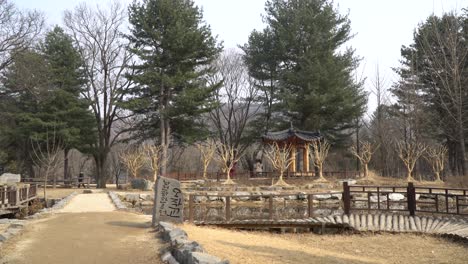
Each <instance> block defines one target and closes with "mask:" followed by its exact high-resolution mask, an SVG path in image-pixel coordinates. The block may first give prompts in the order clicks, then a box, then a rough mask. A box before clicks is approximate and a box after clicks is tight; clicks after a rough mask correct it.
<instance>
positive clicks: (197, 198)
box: [187, 195, 208, 203]
mask: <svg viewBox="0 0 468 264" xmlns="http://www.w3.org/2000/svg"><path fill="white" fill-rule="evenodd" d="M187 196H188V195H187ZM193 201H194V202H195V203H205V202H206V201H208V198H207V197H206V196H195V198H194V199H193Z"/></svg>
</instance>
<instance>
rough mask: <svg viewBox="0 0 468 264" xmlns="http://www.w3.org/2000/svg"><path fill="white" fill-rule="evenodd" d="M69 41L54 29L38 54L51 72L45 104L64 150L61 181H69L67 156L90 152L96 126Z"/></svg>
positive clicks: (78, 59)
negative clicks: (72, 150)
mask: <svg viewBox="0 0 468 264" xmlns="http://www.w3.org/2000/svg"><path fill="white" fill-rule="evenodd" d="M72 42H73V41H72V39H71V37H70V36H68V35H67V34H65V32H64V31H63V29H62V28H60V27H58V26H56V27H55V28H54V29H53V30H52V31H50V32H48V33H47V35H46V37H45V40H44V43H43V44H42V45H41V50H42V52H43V53H44V56H45V58H46V60H47V63H48V65H49V70H50V74H49V76H50V84H49V85H50V89H51V91H52V94H51V95H52V96H50V97H49V98H48V99H47V101H48V107H47V108H48V109H47V112H48V113H49V115H50V117H51V118H54V119H55V120H57V122H59V123H60V125H59V126H58V127H57V138H58V139H59V140H60V142H61V144H62V147H63V152H64V153H63V154H64V155H63V156H64V163H63V169H64V174H63V177H64V179H67V178H69V176H70V175H69V166H68V153H69V152H70V150H71V149H72V148H76V149H78V150H80V151H82V152H89V151H90V147H91V145H92V144H94V143H95V139H96V134H95V124H94V123H93V116H92V114H91V112H90V111H89V105H90V103H89V101H88V100H86V99H85V98H82V97H81V93H82V92H83V91H84V84H85V81H86V79H85V76H84V72H83V70H82V69H83V61H82V60H81V57H80V54H79V53H78V51H77V50H76V49H75V48H74V47H73V44H72Z"/></svg>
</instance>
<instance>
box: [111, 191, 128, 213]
mask: <svg viewBox="0 0 468 264" xmlns="http://www.w3.org/2000/svg"><path fill="white" fill-rule="evenodd" d="M108 194H109V197H110V198H111V200H112V202H113V203H114V205H115V207H116V208H117V210H127V206H125V204H123V203H122V200H120V198H119V196H118V195H117V194H116V193H115V192H108Z"/></svg>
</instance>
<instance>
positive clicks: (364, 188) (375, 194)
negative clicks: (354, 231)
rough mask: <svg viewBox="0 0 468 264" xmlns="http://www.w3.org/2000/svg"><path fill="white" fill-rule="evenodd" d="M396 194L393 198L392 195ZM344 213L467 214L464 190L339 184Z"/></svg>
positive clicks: (466, 200) (465, 190) (467, 207)
mask: <svg viewBox="0 0 468 264" xmlns="http://www.w3.org/2000/svg"><path fill="white" fill-rule="evenodd" d="M395 194H396V195H398V194H400V197H397V199H395V198H393V199H392V196H394V195H395ZM343 206H344V212H345V214H350V212H351V211H353V210H358V211H363V210H367V211H368V212H371V211H400V212H406V213H409V214H410V215H412V216H414V215H415V214H416V213H417V212H422V213H432V214H452V215H468V189H459V188H438V187H422V186H421V187H420V186H414V184H413V183H411V182H410V183H408V186H405V187H402V186H368V185H349V184H348V183H347V182H344V183H343Z"/></svg>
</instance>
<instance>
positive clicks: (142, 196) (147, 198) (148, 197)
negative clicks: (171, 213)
mask: <svg viewBox="0 0 468 264" xmlns="http://www.w3.org/2000/svg"><path fill="white" fill-rule="evenodd" d="M140 199H141V200H144V201H153V195H151V194H145V193H141V194H140Z"/></svg>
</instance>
